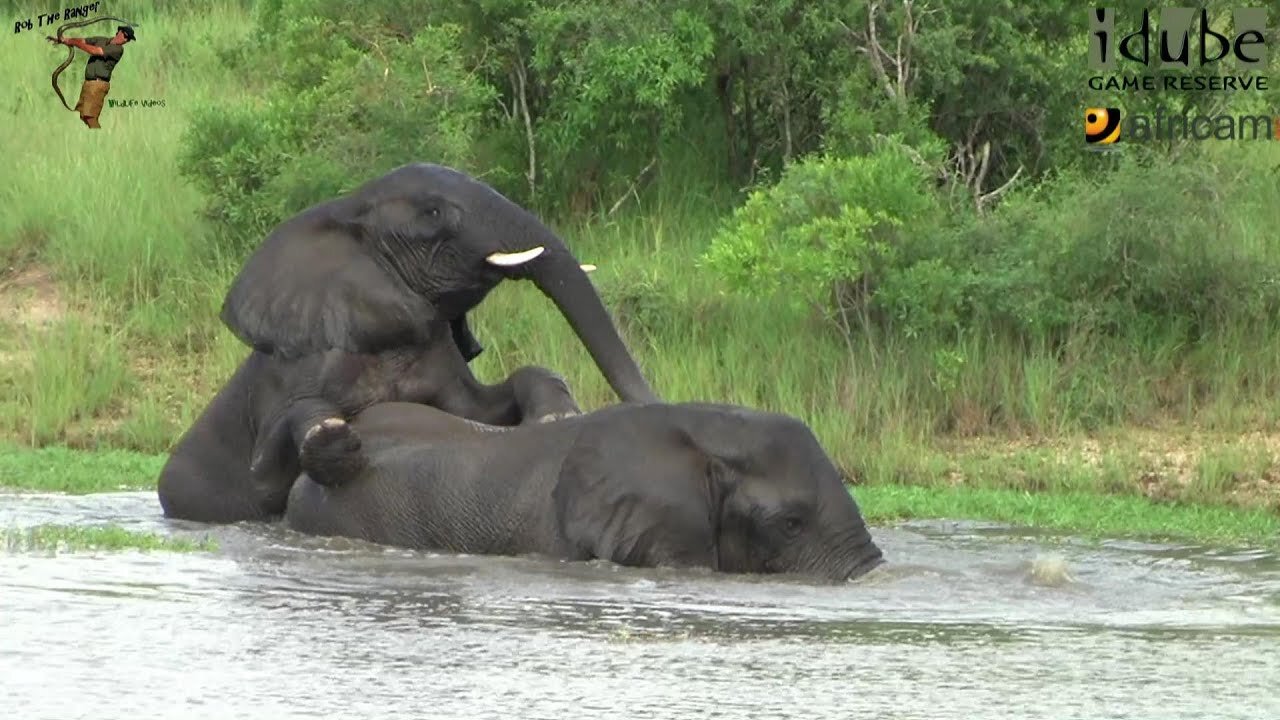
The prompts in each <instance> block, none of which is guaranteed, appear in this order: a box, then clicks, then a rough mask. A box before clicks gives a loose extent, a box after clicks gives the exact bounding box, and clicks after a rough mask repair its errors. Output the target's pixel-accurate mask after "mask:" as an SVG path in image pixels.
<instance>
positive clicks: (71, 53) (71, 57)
mask: <svg viewBox="0 0 1280 720" xmlns="http://www.w3.org/2000/svg"><path fill="white" fill-rule="evenodd" d="M104 20H115V21H116V22H118V23H121V24H123V25H128V26H130V27H137V26H138V24H137V23H133V22H129V21H128V20H122V19H120V18H118V17H112V16H110V15H100V16H98V17H95V18H89V19H88V20H79V21H76V22H69V23H66V24H64V25H61V26H59V27H58V31H57V33H56V36H55V37H49V36H45V37H46V38H47V39H49V40H52V41H53V42H56V43H61V42H62V34H63V33H64V32H66V31H68V30H71V29H74V28H78V27H84V26H86V25H92V24H94V23H98V22H102V21H104ZM75 59H76V50H75V48H73V47H68V48H67V59H66V60H63V61H62V64H61V65H59V66H58V67H57V69H56V70H54V71H53V77H52V79H51V82H52V83H53V91H54V92H55V93H57V94H58V99H59V100H61V101H62V107H64V108H66V109H68V110H75V108H73V107H71V106H70V105H68V104H67V98H66V97H64V96H63V95H62V88H60V87H58V76H59V75H61V74H62V71H63V70H66V69H67V68H68V67H70V66H71V63H73V62H75Z"/></svg>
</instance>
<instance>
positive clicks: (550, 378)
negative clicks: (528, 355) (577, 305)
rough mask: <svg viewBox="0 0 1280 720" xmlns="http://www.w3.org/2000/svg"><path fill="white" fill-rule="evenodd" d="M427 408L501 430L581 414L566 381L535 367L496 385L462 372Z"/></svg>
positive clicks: (468, 371) (512, 374) (523, 369)
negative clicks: (432, 407) (497, 427)
mask: <svg viewBox="0 0 1280 720" xmlns="http://www.w3.org/2000/svg"><path fill="white" fill-rule="evenodd" d="M427 404H429V405H433V406H435V407H437V408H439V409H441V410H444V411H445V412H447V413H450V414H453V415H457V416H459V417H464V418H467V419H468V420H474V421H476V422H482V423H486V424H488V425H502V426H512V425H520V424H524V423H534V422H549V421H551V420H556V419H559V418H564V417H570V416H573V415H580V414H581V413H582V410H581V409H580V408H579V407H578V403H577V402H576V401H575V400H574V399H573V394H572V393H571V392H570V391H569V385H568V383H566V382H565V380H564V378H562V377H560V375H558V374H556V373H554V372H552V371H550V370H548V369H546V368H542V367H536V366H532V365H530V366H525V367H522V368H520V369H518V370H516V371H515V372H513V373H511V375H510V376H509V377H507V379H506V380H504V381H502V382H500V383H495V384H493V385H486V384H484V383H482V382H480V381H479V380H477V379H476V377H475V376H474V375H472V374H471V371H470V369H469V368H463V369H461V370H460V371H459V372H458V376H457V378H456V380H455V381H454V382H453V383H451V384H450V385H448V386H447V387H446V388H444V389H443V390H442V391H440V392H439V393H438V394H437V395H436V396H435V397H434V398H433V399H432V401H431V402H429V403H427Z"/></svg>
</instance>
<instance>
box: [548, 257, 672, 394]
mask: <svg viewBox="0 0 1280 720" xmlns="http://www.w3.org/2000/svg"><path fill="white" fill-rule="evenodd" d="M543 244H544V245H545V246H546V248H547V251H546V252H545V253H544V254H543V255H542V256H541V257H539V258H537V259H536V260H533V261H532V262H530V263H529V267H528V277H529V278H530V279H531V280H533V283H534V284H535V285H537V286H538V289H539V290H541V291H542V293H543V294H544V295H546V296H547V297H548V298H550V299H551V301H552V302H554V303H555V304H556V307H557V308H559V309H560V312H561V314H563V315H564V317H565V319H566V320H568V321H569V325H570V327H572V328H573V331H574V332H575V333H576V334H577V335H578V338H579V339H580V340H581V341H582V344H583V345H585V346H586V348H587V352H589V353H591V358H592V359H593V360H594V361H595V363H596V366H597V367H598V368H600V372H601V373H602V374H603V375H604V377H605V380H607V381H608V382H609V386H610V387H612V388H613V390H614V391H615V392H616V393H618V397H619V398H620V399H621V400H622V401H623V402H638V403H652V402H658V398H657V396H656V395H654V393H653V390H652V389H651V388H650V387H649V383H648V381H647V380H645V378H644V375H643V374H641V372H640V368H639V367H638V366H637V365H636V362H635V360H634V359H633V358H632V356H631V352H630V351H629V350H628V349H627V346H626V345H625V344H624V343H623V341H622V337H621V336H620V335H619V334H618V329H617V327H616V326H615V325H614V322H613V319H612V318H611V317H610V316H609V311H608V310H607V309H605V306H604V302H603V301H602V300H601V299H600V295H599V294H598V293H597V292H596V289H595V286H594V285H592V283H591V280H590V278H588V277H587V273H586V272H585V271H584V270H583V268H582V266H581V265H579V263H578V260H577V258H575V257H574V256H573V254H572V253H570V252H569V249H568V248H567V247H565V246H564V244H563V243H561V242H560V241H559V240H554V241H552V240H548V241H545V242H544V243H543Z"/></svg>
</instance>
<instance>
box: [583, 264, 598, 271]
mask: <svg viewBox="0 0 1280 720" xmlns="http://www.w3.org/2000/svg"><path fill="white" fill-rule="evenodd" d="M581 267H582V272H591V271H592V270H595V269H596V266H595V265H590V264H588V265H582V266H581Z"/></svg>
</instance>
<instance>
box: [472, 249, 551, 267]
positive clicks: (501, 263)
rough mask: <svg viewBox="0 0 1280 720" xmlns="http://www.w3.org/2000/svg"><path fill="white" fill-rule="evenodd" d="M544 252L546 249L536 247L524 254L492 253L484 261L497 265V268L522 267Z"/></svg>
mask: <svg viewBox="0 0 1280 720" xmlns="http://www.w3.org/2000/svg"><path fill="white" fill-rule="evenodd" d="M544 250H546V248H544V247H542V246H541V245H539V246H538V247H535V248H529V249H528V250H525V251H524V252H518V253H493V254H492V255H490V256H488V257H486V258H485V261H486V262H488V263H489V264H490V265H497V266H498V267H515V266H516V265H523V264H525V263H527V262H529V261H530V260H532V259H534V258H536V257H538V256H539V255H541V254H542V252H543V251H544Z"/></svg>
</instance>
